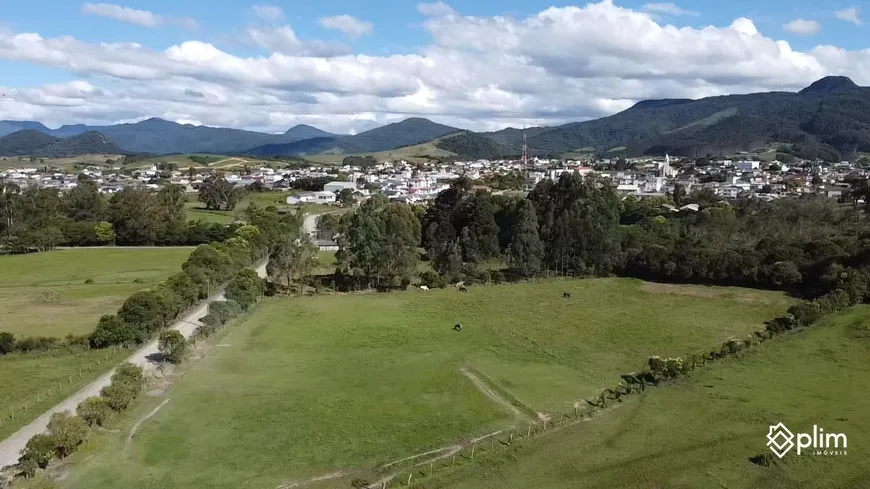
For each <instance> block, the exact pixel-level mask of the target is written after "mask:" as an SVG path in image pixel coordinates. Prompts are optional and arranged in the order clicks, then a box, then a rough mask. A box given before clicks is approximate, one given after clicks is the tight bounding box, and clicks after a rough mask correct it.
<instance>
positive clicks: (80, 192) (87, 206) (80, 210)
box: [65, 173, 106, 221]
mask: <svg viewBox="0 0 870 489" xmlns="http://www.w3.org/2000/svg"><path fill="white" fill-rule="evenodd" d="M65 200H66V206H67V214H68V215H69V217H70V218H72V219H73V220H76V221H99V220H101V219H103V217H104V215H105V213H106V200H105V199H104V198H103V196H102V195H101V194H100V190H99V188H98V187H97V184H96V183H95V182H94V181H93V180H92V179H91V178H90V177H88V176H87V175H85V174H84V173H83V174H81V175H79V177H78V180H77V182H76V186H75V187H73V188H72V189H71V190H70V191H69V192H68V193H67V194H66V199H65Z"/></svg>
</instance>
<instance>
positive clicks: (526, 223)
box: [507, 200, 544, 275]
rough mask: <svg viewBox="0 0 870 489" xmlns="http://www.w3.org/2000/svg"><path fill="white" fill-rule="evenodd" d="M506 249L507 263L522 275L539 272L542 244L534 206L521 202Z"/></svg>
mask: <svg viewBox="0 0 870 489" xmlns="http://www.w3.org/2000/svg"><path fill="white" fill-rule="evenodd" d="M512 234H513V236H512V238H511V242H510V245H508V249H507V262H508V264H509V265H510V266H512V267H513V268H515V269H516V270H517V271H519V272H520V273H522V274H524V275H532V274H535V273H537V272H539V271H541V265H542V261H543V258H544V244H543V243H542V242H541V238H540V236H538V216H537V212H536V211H535V206H534V205H533V204H532V203H531V202H530V201H528V200H525V201H523V203H522V204H521V205H520V208H519V210H518V212H517V222H516V224H515V225H514V228H513V233H512Z"/></svg>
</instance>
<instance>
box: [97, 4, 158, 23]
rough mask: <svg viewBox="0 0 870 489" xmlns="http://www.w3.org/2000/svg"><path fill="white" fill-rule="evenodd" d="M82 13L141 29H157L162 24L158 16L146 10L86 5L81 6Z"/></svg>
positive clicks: (108, 5)
mask: <svg viewBox="0 0 870 489" xmlns="http://www.w3.org/2000/svg"><path fill="white" fill-rule="evenodd" d="M82 12H83V13H86V14H90V15H97V16H100V17H107V18H110V19H115V20H118V21H121V22H127V23H129V24H136V25H140V26H142V27H157V26H158V25H160V24H161V23H162V22H163V21H162V19H161V18H160V16H159V15H155V14H154V13H152V12H149V11H147V10H136V9H132V8H129V7H122V6H120V5H112V4H109V3H86V4H84V5H82Z"/></svg>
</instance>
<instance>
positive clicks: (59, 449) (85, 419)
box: [18, 363, 145, 477]
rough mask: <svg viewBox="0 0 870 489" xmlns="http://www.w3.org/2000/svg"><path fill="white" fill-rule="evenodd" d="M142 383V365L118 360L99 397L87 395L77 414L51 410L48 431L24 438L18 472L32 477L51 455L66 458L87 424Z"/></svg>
mask: <svg viewBox="0 0 870 489" xmlns="http://www.w3.org/2000/svg"><path fill="white" fill-rule="evenodd" d="M144 385H145V377H144V375H143V373H142V368H141V367H139V366H136V365H133V364H131V363H122V364H121V365H119V366H118V367H117V368H116V369H115V373H114V374H112V383H111V384H109V385H108V386H106V387H104V388H103V390H102V391H101V392H100V397H89V398H88V399H86V400H85V401H83V402H82V403H80V404H79V405H78V406H77V407H76V412H77V413H78V414H77V415H72V414H71V413H70V412H69V411H64V412H60V413H54V414H53V415H52V416H51V420H50V421H49V423H48V431H47V432H45V433H40V434H38V435H35V436H33V437H32V438H31V439H30V440H28V441H27V445H26V446H25V447H24V450H22V451H21V457H20V458H19V459H18V471H19V473H18V475H21V476H24V477H33V476H34V475H35V474H36V470H37V469H44V468H46V467H47V466H48V463H49V462H51V460H52V459H55V458H61V459H62V458H66V457H68V456H70V455H72V454H73V453H75V451H76V450H78V449H79V447H80V446H81V445H82V444H83V443H84V442H85V441H86V440H87V438H88V434H89V432H90V428H91V427H93V426H98V425H102V424H103V423H105V421H106V419H108V417H109V415H110V414H111V412H112V411H117V412H120V411H123V410H124V409H126V408H127V406H129V404H130V402H132V401H133V399H135V398H136V397H137V396H138V395H139V393H140V392H141V391H142V388H143V387H144Z"/></svg>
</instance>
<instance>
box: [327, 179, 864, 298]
mask: <svg viewBox="0 0 870 489" xmlns="http://www.w3.org/2000/svg"><path fill="white" fill-rule="evenodd" d="M687 203H695V204H698V206H699V210H698V211H696V212H695V211H692V210H682V211H678V210H676V209H673V207H674V206H675V205H677V206H679V205H684V204H687ZM666 204H669V205H666ZM865 228H866V218H865V213H864V212H863V209H860V208H858V207H856V206H853V205H849V204H848V203H838V202H837V201H835V200H832V199H826V198H824V197H816V196H805V197H799V198H788V199H782V200H778V201H772V202H765V201H762V200H759V199H751V198H747V199H740V200H737V201H735V202H733V203H724V202H719V201H718V200H717V199H716V198H715V195H711V193H710V192H709V190H708V189H701V190H696V191H693V192H691V193H689V192H686V191H685V189H677V190H675V192H674V193H673V195H670V196H667V197H660V198H651V199H642V200H639V199H636V198H635V197H633V196H628V197H624V198H621V197H620V196H619V195H618V194H617V193H616V192H615V190H614V189H613V187H612V186H611V185H610V184H609V182H607V181H606V180H602V179H600V178H598V177H595V176H588V177H582V176H580V175H579V174H565V175H563V176H562V177H561V178H559V179H558V180H556V181H552V180H544V181H542V182H540V183H539V184H538V185H537V186H536V187H535V188H534V189H533V190H532V191H531V192H530V193H529V194H528V196H526V197H510V196H505V195H493V194H490V193H487V192H480V191H474V190H473V189H472V185H471V182H470V181H468V180H466V179H459V180H457V181H456V182H454V183H453V184H452V185H451V187H450V188H449V189H447V190H444V191H442V192H441V193H440V194H439V195H438V196H437V197H436V198H435V200H434V201H433V202H432V203H431V204H430V205H429V206H426V207H423V206H411V205H407V204H402V203H397V202H390V201H387V200H386V199H384V198H381V197H373V198H372V199H370V200H369V201H367V202H366V203H364V204H362V205H361V206H360V208H359V209H358V210H357V211H355V212H353V213H350V214H345V215H344V216H343V217H342V218H341V220H340V221H339V223H337V224H336V223H335V222H332V220H330V222H329V223H328V224H326V223H324V224H323V225H322V226H321V229H320V230H319V232H321V233H323V234H330V235H333V236H336V237H337V238H336V239H337V241H338V243H339V245H340V250H339V252H338V253H337V255H336V259H337V262H338V267H337V270H336V274H335V276H334V278H333V280H335V281H336V282H337V284H338V285H339V286H341V287H348V288H353V287H371V286H376V287H378V286H380V287H401V286H402V285H407V284H408V283H410V282H411V280H412V279H413V278H414V277H416V276H417V275H418V272H417V271H418V269H419V264H420V262H422V261H428V262H430V264H431V268H432V269H433V271H434V272H433V273H435V274H437V275H438V277H437V278H435V276H434V275H433V274H432V273H426V274H424V277H423V279H424V280H423V281H424V283H427V281H434V282H437V283H450V282H456V281H459V280H466V281H467V280H472V281H473V280H485V281H489V280H501V279H505V278H509V277H508V276H512V277H528V276H534V275H538V274H558V275H572V276H580V277H592V276H609V275H617V276H627V277H637V278H642V279H646V280H659V281H668V282H684V283H703V284H717V285H738V286H746V287H756V288H766V289H776V290H786V291H788V292H790V293H793V294H796V295H799V296H804V297H818V296H821V295H824V294H826V293H828V292H832V291H834V290H837V289H840V290H844V291H847V292H848V293H849V294H850V296H851V297H853V298H854V299H856V300H858V302H861V301H863V300H864V299H865V298H866V297H867V296H868V290H870V286H868V284H870V278H868V277H870V233H868V232H867V231H866V230H865ZM495 262H498V263H501V262H504V263H507V265H508V268H507V269H506V270H493V268H494V267H492V266H491V265H492V264H493V263H495Z"/></svg>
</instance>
